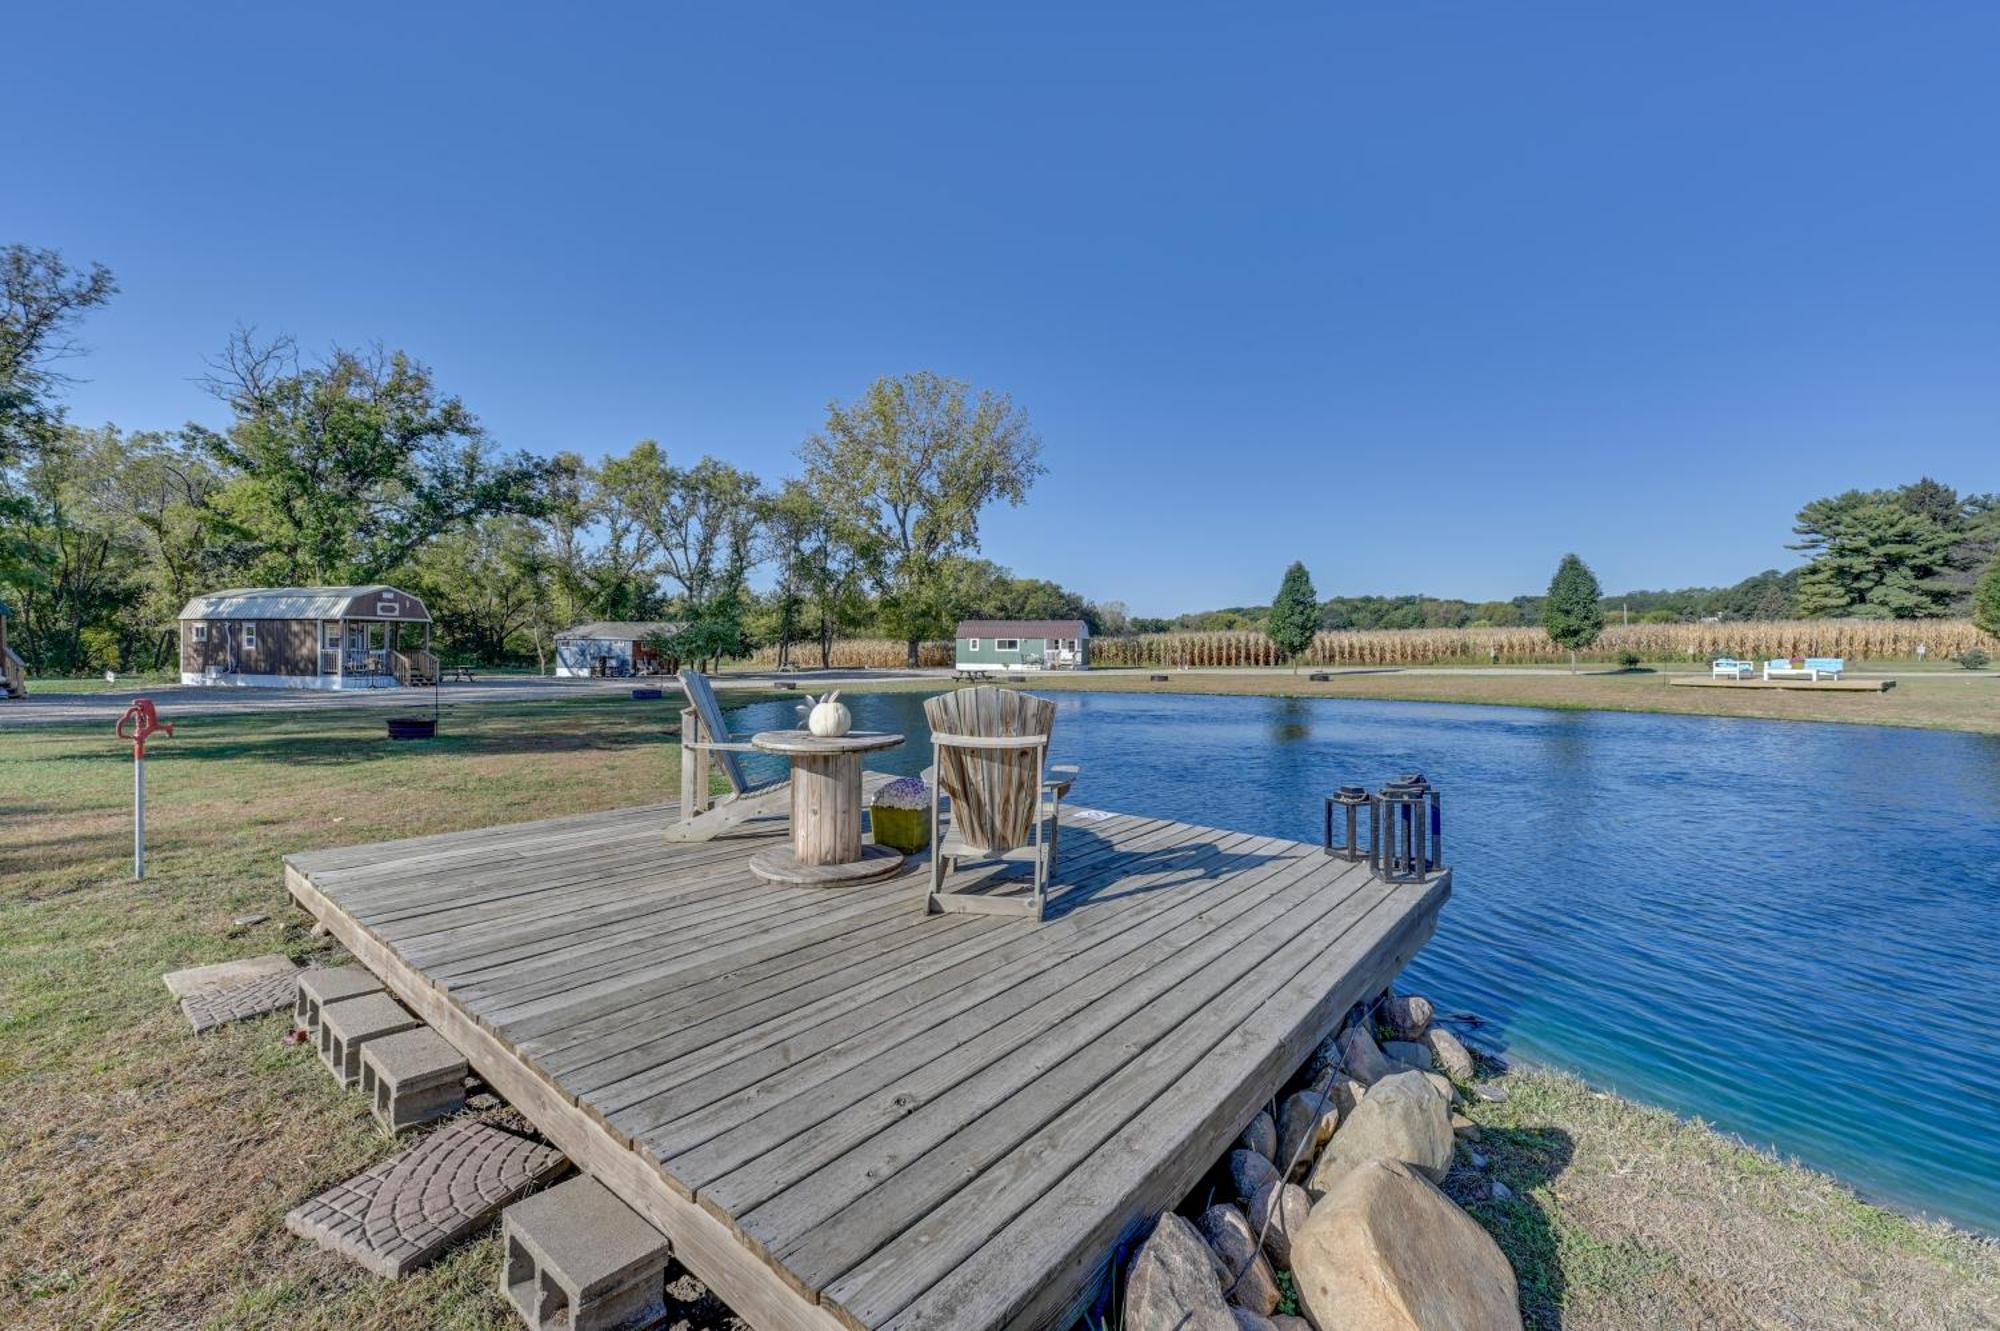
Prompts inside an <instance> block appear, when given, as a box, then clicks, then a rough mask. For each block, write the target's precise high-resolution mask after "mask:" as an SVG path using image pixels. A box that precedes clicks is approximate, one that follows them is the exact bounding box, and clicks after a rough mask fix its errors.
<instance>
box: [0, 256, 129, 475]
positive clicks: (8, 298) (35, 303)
mask: <svg viewBox="0 0 2000 1331" xmlns="http://www.w3.org/2000/svg"><path fill="white" fill-rule="evenodd" d="M117 293H118V283H117V282H116V281H115V280H114V279H113V278H112V276H111V270H110V269H109V268H106V267H105V266H104V265H103V264H101V263H94V264H92V265H91V266H90V270H89V271H88V272H78V271H76V270H75V269H73V268H71V267H70V266H69V265H68V264H67V263H65V262H64V261H63V257H62V255H60V254H58V253H56V251H54V250H35V249H29V248H28V247H27V246H25V245H8V246H6V247H5V248H4V249H0V466H5V465H7V463H8V462H9V461H10V460H11V459H13V458H16V457H18V456H20V453H21V451H22V450H23V449H24V448H26V447H27V446H28V445H29V444H30V443H31V442H34V441H37V440H39V441H43V442H46V441H47V440H49V439H50V438H52V437H53V435H54V433H55V432H56V431H57V430H58V429H60V428H61V426H62V408H61V406H60V405H59V404H58V403H57V402H56V401H55V394H56V393H57V391H58V390H59V389H60V388H61V387H62V385H63V384H65V383H67V382H68V376H66V375H63V374H61V373H59V372H58V371H57V370H56V369H55V362H57V361H60V360H63V359H66V358H67V357H70V356H74V355H77V354H79V351H80V348H79V347H78V346H77V344H76V343H75V342H74V341H73V340H72V338H71V334H72V331H73V330H74V328H75V326H76V323H77V321H78V320H79V319H81V318H82V316H83V314H84V312H85V311H87V310H91V309H95V308H96V307H97V306H99V305H102V304H104V303H105V302H106V301H108V300H110V299H111V298H112V297H113V296H114V295H116V294H117Z"/></svg>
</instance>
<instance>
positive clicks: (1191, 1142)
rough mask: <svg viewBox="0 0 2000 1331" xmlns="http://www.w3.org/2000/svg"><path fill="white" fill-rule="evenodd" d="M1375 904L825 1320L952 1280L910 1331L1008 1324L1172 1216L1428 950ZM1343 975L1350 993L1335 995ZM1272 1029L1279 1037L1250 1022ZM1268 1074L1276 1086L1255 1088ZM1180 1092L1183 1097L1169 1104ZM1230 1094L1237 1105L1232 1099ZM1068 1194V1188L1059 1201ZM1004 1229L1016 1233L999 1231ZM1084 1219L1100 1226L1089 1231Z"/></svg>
mask: <svg viewBox="0 0 2000 1331" xmlns="http://www.w3.org/2000/svg"><path fill="white" fill-rule="evenodd" d="M1364 892H1366V894H1367V895H1368V896H1369V897H1371V898H1373V899H1374V905H1373V907H1372V908H1371V909H1370V911H1369V913H1368V914H1367V915H1366V916H1363V917H1361V918H1359V919H1357V918H1356V917H1355V916H1354V915H1353V914H1352V913H1350V912H1343V911H1333V912H1329V913H1327V914H1326V915H1324V916H1322V917H1321V918H1320V919H1319V920H1317V921H1315V922H1314V924H1313V925H1312V927H1311V928H1310V929H1309V930H1308V931H1306V932H1305V933H1303V934H1301V935H1299V936H1298V937H1297V938H1295V939H1293V940H1292V941H1291V942H1289V943H1288V944H1287V945H1285V946H1284V947H1282V948H1280V949H1279V950H1278V951H1277V952H1276V953H1274V954H1273V955H1272V956H1271V957H1270V958H1269V959H1268V960H1267V961H1266V962H1265V963H1263V965H1262V966H1260V967H1259V972H1261V973H1262V978H1267V979H1269V980H1274V981H1276V984H1275V986H1270V985H1266V984H1264V983H1248V982H1246V983H1241V984H1238V985H1235V986H1233V987H1232V988H1231V989H1230V990H1229V991H1228V992H1227V993H1225V994H1224V995H1223V996H1222V998H1221V999H1220V1000H1219V1001H1218V1002H1215V1003H1212V1004H1210V1005H1208V1006H1207V1007H1204V1008H1202V1009H1201V1010H1199V1011H1198V1012H1196V1013H1195V1014H1193V1015H1192V1016H1191V1017H1190V1018H1189V1019H1188V1020H1186V1021H1184V1022H1182V1023H1181V1024H1180V1025H1179V1026H1178V1027H1176V1028H1175V1029H1174V1030H1173V1031H1172V1032H1171V1033H1170V1034H1169V1035H1168V1036H1167V1037H1166V1038H1164V1039H1162V1040H1160V1041H1159V1042H1157V1043H1155V1044H1153V1045H1151V1046H1150V1047H1149V1048H1148V1049H1147V1050H1146V1051H1145V1053H1144V1054H1142V1055H1140V1056H1139V1057H1137V1058H1135V1059H1133V1060H1131V1061H1130V1062H1128V1063H1126V1064H1125V1065H1124V1066H1123V1067H1121V1068H1119V1069H1118V1070H1117V1071H1116V1072H1115V1073H1114V1074H1113V1075H1112V1076H1111V1077H1109V1078H1107V1079H1106V1080H1105V1081H1104V1082H1102V1083H1100V1084H1099V1086H1098V1088H1097V1090H1096V1091H1094V1092H1093V1093H1092V1094H1091V1095H1090V1096H1088V1097H1087V1098H1085V1099H1084V1100H1081V1101H1079V1102H1077V1103H1076V1104H1075V1105H1074V1106H1072V1107H1071V1108H1070V1109H1068V1110H1066V1111H1064V1113H1063V1114H1062V1115H1061V1116H1059V1117H1058V1118H1057V1119H1056V1120H1054V1121H1052V1122H1051V1123H1049V1124H1048V1125H1047V1126H1045V1127H1044V1128H1043V1129H1042V1130H1041V1131H1040V1132H1039V1133H1038V1135H1037V1138H1036V1143H1035V1145H1036V1147H1037V1149H1036V1150H1034V1151H1026V1150H1017V1151H1015V1152H1014V1153H1013V1154H1011V1155H1010V1156H1008V1157H1007V1158H1006V1159H1005V1160H1003V1161H1002V1162H1001V1163H1000V1164H999V1165H997V1166H995V1167H994V1168H992V1169H989V1170H987V1171H986V1172H985V1173H982V1174H981V1175H980V1176H979V1178H978V1179H977V1180H975V1181H974V1182H973V1183H972V1184H971V1185H970V1186H968V1187H965V1188H962V1189H960V1190H959V1191H958V1192H957V1193H955V1194H954V1195H953V1196H952V1197H951V1199H950V1200H949V1201H947V1202H946V1203H945V1204H944V1205H943V1206H940V1207H939V1208H938V1209H937V1210H936V1211H934V1212H932V1213H931V1214H930V1215H929V1216H927V1217H925V1219H924V1220H923V1221H922V1222H921V1223H920V1224H918V1225H917V1226H914V1227H913V1228H911V1229H909V1230H906V1231H904V1232H903V1233H902V1234H900V1235H898V1236H897V1238H896V1240H895V1241H894V1242H893V1243H891V1244H889V1245H888V1246H887V1247H884V1248H883V1249H881V1250H879V1251H878V1252H877V1253H876V1254H875V1255H874V1256H873V1257H871V1258H870V1259H869V1260H868V1261H867V1262H865V1263H863V1264H862V1265H861V1266H859V1267H857V1268H855V1269H854V1270H853V1271H851V1272H849V1273H848V1274H847V1275H846V1276H843V1277H842V1278H841V1280H840V1281H838V1282H836V1284H835V1285H834V1286H832V1287H830V1288H829V1291H828V1292H829V1294H830V1295H831V1296H832V1297H831V1298H830V1299H827V1298H823V1299H822V1300H821V1303H822V1305H831V1306H833V1307H834V1310H835V1312H836V1313H838V1314H840V1315H842V1316H843V1319H844V1320H847V1321H849V1322H850V1324H863V1325H867V1326H869V1327H880V1326H886V1325H888V1324H889V1323H890V1321H891V1319H892V1318H893V1317H894V1316H895V1314H897V1313H900V1312H902V1311H903V1310H904V1309H907V1308H909V1307H910V1306H911V1305H912V1304H913V1303H915V1302H916V1300H917V1299H918V1298H919V1297H920V1296H923V1295H925V1294H927V1293H929V1292H930V1291H932V1290H933V1288H934V1287H937V1286H940V1285H941V1284H943V1282H944V1279H945V1277H946V1276H951V1277H953V1279H951V1281H950V1283H949V1284H948V1285H944V1287H943V1288H939V1289H937V1292H936V1294H935V1295H934V1296H933V1297H931V1298H929V1299H927V1300H926V1302H925V1305H924V1307H923V1308H922V1309H920V1310H918V1311H916V1312H915V1313H913V1314H912V1316H911V1317H910V1318H909V1319H908V1320H907V1321H905V1322H903V1323H900V1324H899V1325H900V1326H901V1327H902V1328H903V1331H914V1328H915V1327H917V1326H924V1325H944V1324H948V1323H949V1321H950V1318H951V1315H952V1314H951V1309H952V1306H953V1304H954V1302H955V1301H956V1300H957V1299H960V1298H970V1299H972V1300H973V1301H974V1306H981V1307H985V1308H989V1309H993V1310H994V1311H999V1309H1000V1308H1003V1307H1006V1306H1007V1305H1008V1304H1009V1303H1010V1302H1011V1303H1015V1304H1022V1305H1025V1304H1026V1303H1027V1302H1030V1301H1032V1300H1033V1299H1034V1297H1035V1294H1036V1290H1034V1289H1032V1288H1015V1287H1012V1286H1011V1285H1010V1284H1009V1281H1010V1279H1011V1277H1012V1276H1013V1275H1015V1274H1018V1273H1020V1272H1022V1271H1024V1270H1027V1269H1033V1270H1034V1271H1035V1272H1036V1273H1037V1275H1036V1283H1037V1284H1039V1283H1041V1282H1042V1281H1043V1280H1045V1279H1046V1277H1047V1273H1049V1272H1052V1271H1058V1270H1066V1269H1067V1268H1068V1267H1069V1266H1070V1264H1071V1263H1072V1262H1074V1261H1075V1260H1076V1259H1077V1257H1078V1252H1079V1249H1080V1248H1084V1247H1089V1248H1094V1247H1095V1245H1096V1242H1097V1240H1098V1239H1100V1238H1102V1239H1103V1240H1105V1241H1107V1244H1108V1241H1109V1240H1110V1239H1112V1238H1115V1237H1116V1236H1117V1235H1118V1234H1119V1233H1121V1232H1123V1231H1124V1230H1125V1229H1127V1228H1129V1227H1131V1226H1132V1225H1133V1224H1135V1223H1136V1222H1137V1220H1138V1219H1139V1218H1140V1216H1141V1215H1142V1214H1144V1213H1150V1211H1149V1208H1150V1209H1161V1208H1164V1207H1166V1206H1169V1205H1171V1204H1172V1202H1173V1201H1174V1200H1175V1199H1178V1198H1179V1197H1180V1196H1182V1195H1183V1194H1184V1193H1185V1192H1186V1191H1187V1189H1188V1188H1190V1187H1192V1186H1193V1185H1194V1182H1195V1180H1196V1179H1198V1178H1199V1177H1200V1176H1201V1175H1202V1173H1204V1172H1206V1170H1207V1169H1208V1168H1209V1167H1210V1166H1211V1165H1212V1164H1213V1162H1214V1161H1215V1160H1216V1159H1217V1158H1218V1157H1219V1155H1220V1154H1221V1152H1222V1150H1223V1149H1224V1148H1226V1147H1227V1145H1228V1143H1229V1142H1231V1141H1233V1140H1234V1139H1235V1138H1236V1136H1237V1135H1238V1134H1240V1133H1241V1132H1242V1130H1243V1128H1244V1126H1245V1125H1247V1124H1248V1122H1249V1120H1250V1118H1251V1116H1252V1115H1253V1114H1254V1113H1255V1112H1256V1110H1257V1108H1258V1106H1259V1105H1260V1104H1261V1103H1262V1102H1263V1097H1258V1096H1255V1095H1254V1093H1252V1091H1251V1090H1250V1088H1252V1087H1254V1086H1257V1085H1259V1084H1262V1083H1263V1082H1264V1080H1265V1077H1266V1076H1268V1077H1269V1078H1271V1079H1278V1078H1282V1077H1283V1075H1284V1073H1285V1072H1286V1071H1288V1070H1289V1069H1290V1068H1293V1067H1296V1066H1298V1064H1299V1063H1300V1062H1302V1061H1303V1060H1304V1059H1305V1057H1306V1055H1307V1054H1309V1053H1310V1052H1311V1051H1312V1048H1313V1046H1314V1045H1315V1044H1317V1043H1318V1042H1319V1041H1320V1040H1321V1039H1323V1038H1325V1036H1326V1035H1328V1034H1329V1033H1331V1031H1332V1030H1333V1028H1334V1026H1335V1025H1336V1024H1337V1023H1338V1022H1339V1020H1340V1018H1341V1017H1342V1015H1344V1014H1345V1013H1346V1011H1347V1009H1348V1008H1349V1007H1351V1006H1352V1005H1353V1004H1354V1003H1355V1002H1356V1001H1358V1000H1360V999H1361V998H1363V997H1365V996H1366V994H1367V993H1369V992H1371V991H1373V990H1374V989H1376V988H1378V987H1379V986H1380V984H1381V983H1383V982H1384V981H1385V980H1386V979H1387V978H1388V976H1390V975H1393V974H1394V968H1400V965H1401V963H1402V961H1406V960H1407V959H1408V957H1409V955H1411V954H1413V953H1414V952H1415V950H1416V947H1417V946H1420V945H1421V943H1422V941H1423V938H1422V937H1419V938H1414V939H1413V938H1412V937H1411V934H1412V932H1413V929H1412V923H1413V921H1415V920H1416V919H1418V918H1422V919H1423V920H1424V921H1425V922H1426V923H1428V921H1429V920H1430V919H1431V918H1433V917H1431V916H1422V917H1419V916H1416V915H1413V914H1410V913H1408V912H1405V911H1400V910H1397V909H1395V908H1394V906H1393V903H1394V901H1395V899H1396V898H1397V896H1398V895H1399V894H1403V895H1407V894H1408V890H1407V889H1406V888H1401V887H1388V886H1383V885H1380V884H1377V885H1376V886H1375V889H1374V890H1373V891H1369V890H1368V889H1364ZM1385 906H1387V907H1389V908H1388V909H1384V907H1385ZM1423 937H1428V929H1427V928H1426V929H1425V930H1424V931H1423ZM1392 957H1394V958H1398V959H1397V960H1395V961H1394V962H1393V963H1391V962H1390V961H1389V960H1388V959H1389V958H1392ZM1329 974H1332V975H1336V976H1338V977H1339V978H1338V980H1337V982H1336V983H1334V984H1333V985H1332V986H1331V987H1328V985H1327V983H1326V981H1327V977H1328V975H1329ZM1258 1014H1264V1015H1266V1016H1267V1017H1268V1021H1265V1022H1257V1021H1253V1020H1251V1018H1252V1017H1254V1016H1256V1015H1258ZM1259 1072H1261V1073H1263V1074H1265V1076H1252V1075H1250V1074H1252V1073H1259ZM1175 1087H1179V1088H1180V1092H1179V1094H1178V1095H1174V1094H1170V1093H1169V1092H1170V1091H1171V1090H1172V1089H1173V1088H1175ZM1224 1087H1226V1088H1231V1089H1229V1090H1227V1091H1226V1092H1225V1093H1223V1094H1221V1095H1219V1096H1218V1094H1217V1090H1218V1088H1224ZM1135 1124H1137V1125H1139V1126H1138V1127H1136V1128H1135V1127H1134V1126H1133V1125H1135ZM1065 1176H1069V1177H1065ZM1058 1182H1063V1183H1065V1184H1067V1186H1065V1187H1063V1188H1060V1189H1058V1188H1057V1187H1056V1186H1055V1185H1056V1184H1057V1183H1058ZM1052 1198H1053V1199H1056V1200H1055V1201H1054V1202H1053V1203H1052V1204H1050V1205H1047V1206H1045V1207H1043V1208H1042V1210H1041V1212H1040V1213H1038V1214H1037V1215H1036V1216H1034V1217H1032V1218H1023V1217H1024V1213H1025V1212H1026V1211H1027V1210H1028V1209H1029V1208H1030V1207H1033V1206H1035V1204H1036V1203H1038V1202H1047V1201H1049V1200H1050V1199H1052ZM1000 1214H1005V1215H1008V1216H1010V1217H1013V1220H1012V1222H1011V1223H1007V1224H1004V1225H1003V1224H998V1223H996V1222H997V1221H998V1220H999V1217H1000ZM1080 1216H1082V1217H1087V1219H1086V1220H1085V1222H1084V1223H1083V1224H1081V1225H1079V1224H1077V1220H1078V1218H1079V1217H1080ZM1010 1247H1011V1250H1010ZM1002 1288H1005V1290H1006V1292H1005V1294H1002V1293H1000V1290H1001V1289H1002ZM1003 1320H1004V1319H1003Z"/></svg>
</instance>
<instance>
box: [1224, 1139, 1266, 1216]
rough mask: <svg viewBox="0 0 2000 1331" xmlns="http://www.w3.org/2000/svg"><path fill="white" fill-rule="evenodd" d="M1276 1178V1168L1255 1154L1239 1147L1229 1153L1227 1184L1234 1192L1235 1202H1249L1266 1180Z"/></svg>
mask: <svg viewBox="0 0 2000 1331" xmlns="http://www.w3.org/2000/svg"><path fill="white" fill-rule="evenodd" d="M1277 1177H1278V1167H1277V1166H1276V1165H1274V1164H1272V1163H1271V1162H1270V1161H1269V1160H1267V1159H1265V1158H1264V1157H1263V1156H1261V1155H1259V1154H1257V1152H1255V1151H1246V1150H1244V1149H1243V1148H1242V1147H1240V1146H1239V1147H1238V1148H1237V1149H1235V1150H1233V1151H1231V1152H1230V1153H1229V1183H1230V1186H1231V1187H1233V1188H1235V1190H1236V1200H1237V1201H1239V1202H1247V1201H1249V1200H1250V1199H1251V1198H1252V1197H1253V1196H1255V1195H1256V1193H1257V1189H1258V1188H1260V1187H1262V1186H1263V1185H1264V1182H1265V1180H1266V1179H1274V1178H1277Z"/></svg>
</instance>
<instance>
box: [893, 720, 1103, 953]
mask: <svg viewBox="0 0 2000 1331" xmlns="http://www.w3.org/2000/svg"><path fill="white" fill-rule="evenodd" d="M924 715H925V716H926V717H927V718H928V719H929V721H930V728H931V744H932V752H933V755H934V763H933V766H932V768H931V773H930V775H931V846H932V848H933V849H932V851H931V877H930V892H929V895H928V896H927V898H926V900H925V909H926V910H927V911H929V912H930V913H932V914H938V913H943V912H948V911H975V912H981V913H987V914H1004V913H1020V914H1025V915H1030V916H1032V917H1033V918H1034V919H1036V920H1040V919H1041V918H1042V909H1043V906H1044V905H1045V904H1046V902H1047V900H1048V890H1049V879H1050V878H1051V876H1053V874H1054V872H1055V865H1056V850H1057V841H1058V835H1059V829H1060V825H1061V822H1060V820H1061V817H1062V801H1063V796H1065V795H1067V794H1068V793H1069V788H1070V786H1071V784H1072V783H1073V782H1074V781H1075V780H1076V773H1077V769H1076V768H1075V767H1074V766H1060V767H1053V768H1047V769H1046V770H1044V764H1045V762H1046V760H1047V758H1048V753H1049V736H1050V733H1051V732H1052V731H1053V730H1054V729H1055V721H1056V705H1055V704H1054V703H1052V702H1050V701H1048V700H1047V699H1046V698H1037V697H1035V696H1033V695H1032V694H1027V693H1021V692H1018V691H1016V690H1014V689H1001V688H995V687H994V686H993V685H990V684H984V685H981V686H979V687H978V688H971V689H960V690H958V691H957V692H956V693H947V694H943V695H941V696H939V697H936V698H931V699H928V700H927V701H926V702H925V703H924ZM941 796H945V797H949V798H950V800H951V817H950V820H949V826H948V828H947V826H946V824H945V822H944V820H943V819H942V816H941V813H940V807H941ZM961 860H971V861H976V862H984V861H995V862H998V861H1009V862H1025V863H1028V864H1032V865H1033V866H1034V870H1035V877H1034V886H1033V889H1032V890H1031V891H1030V892H1029V893H1028V894H1027V895H1025V896H1023V895H1020V894H1018V893H1016V894H1008V895H1003V894H1000V893H981V892H948V891H946V890H945V882H946V879H947V878H948V877H949V876H950V875H951V874H953V873H955V872H956V871H957V869H958V865H959V861H961Z"/></svg>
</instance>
